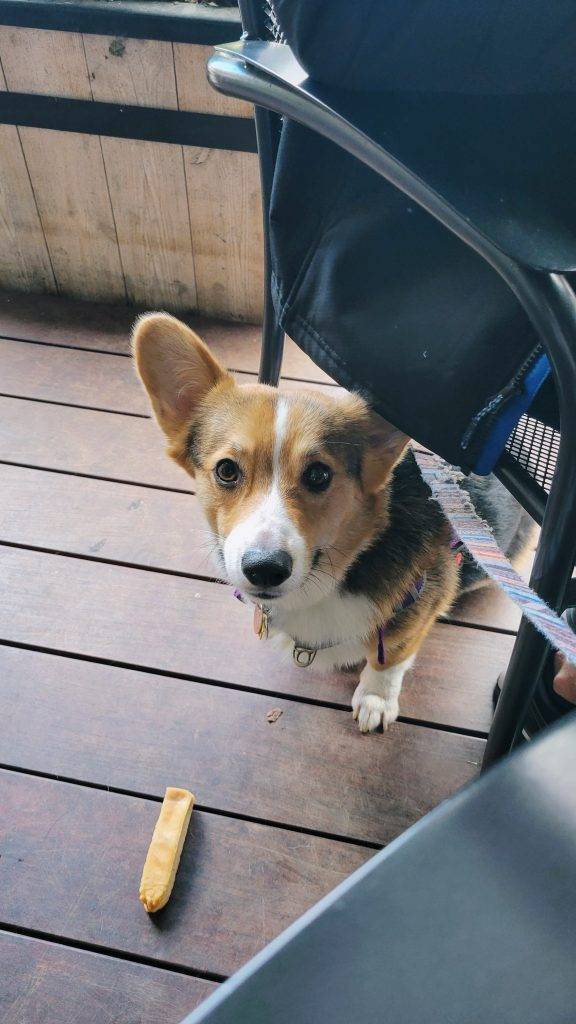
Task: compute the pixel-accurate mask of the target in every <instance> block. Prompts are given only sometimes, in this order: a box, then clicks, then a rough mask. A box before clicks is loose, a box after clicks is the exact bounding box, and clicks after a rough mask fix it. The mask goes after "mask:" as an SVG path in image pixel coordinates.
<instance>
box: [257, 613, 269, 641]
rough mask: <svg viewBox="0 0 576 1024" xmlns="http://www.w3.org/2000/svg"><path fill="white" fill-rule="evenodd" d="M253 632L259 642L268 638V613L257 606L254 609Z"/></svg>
mask: <svg viewBox="0 0 576 1024" xmlns="http://www.w3.org/2000/svg"><path fill="white" fill-rule="evenodd" d="M254 632H255V633H256V636H257V637H258V639H259V640H266V639H267V637H268V613H267V612H265V611H264V609H263V608H262V606H261V605H259V604H258V605H256V607H255V609H254Z"/></svg>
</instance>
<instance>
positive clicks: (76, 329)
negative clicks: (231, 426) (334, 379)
mask: <svg viewBox="0 0 576 1024" xmlns="http://www.w3.org/2000/svg"><path fill="white" fill-rule="evenodd" d="M140 312H143V311H142V310H141V309H139V308H137V307H126V306H121V305H104V304H100V303H90V302H78V301H73V300H67V299H61V298H58V297H56V296H50V295H23V294H21V293H19V292H0V337H2V336H5V337H7V338H20V339H22V340H24V341H41V342H45V343H50V344H52V345H63V346H74V347H76V346H77V347H79V348H85V349H95V350H99V351H103V352H112V353H114V352H115V353H119V354H121V355H124V356H127V355H129V354H130V331H131V329H132V324H133V323H134V321H135V319H136V317H137V316H138V314H139V313H140ZM179 316H181V317H182V319H184V320H185V321H186V322H187V323H190V325H191V326H192V327H194V329H195V330H196V331H198V333H199V334H200V335H201V336H202V337H203V338H204V340H205V341H206V342H208V344H209V345H210V346H211V347H212V349H213V351H214V354H215V355H216V356H217V357H218V358H219V359H220V360H221V361H222V362H223V363H224V364H225V365H226V366H229V367H230V368H231V369H234V370H244V371H247V372H252V373H257V371H258V362H259V359H260V339H261V328H260V327H259V326H254V325H250V324H239V323H223V322H218V321H215V320H207V319H206V318H202V317H197V316H194V315H188V314H186V313H185V312H184V313H180V314H179ZM282 368H283V372H284V374H285V375H286V376H288V377H299V378H301V379H303V380H315V381H320V382H322V381H324V382H327V381H329V380H330V378H329V377H328V375H327V374H325V373H324V371H323V370H321V369H320V368H319V367H318V366H316V365H315V364H314V363H313V362H312V360H311V359H309V358H308V356H307V355H305V353H304V352H301V351H300V349H299V348H298V347H297V345H295V344H294V342H293V341H291V340H290V339H287V341H286V347H285V351H284V362H283V367H282Z"/></svg>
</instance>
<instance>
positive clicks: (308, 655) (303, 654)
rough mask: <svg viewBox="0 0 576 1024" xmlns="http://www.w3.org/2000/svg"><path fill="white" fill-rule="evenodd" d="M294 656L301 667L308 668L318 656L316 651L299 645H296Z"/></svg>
mask: <svg viewBox="0 0 576 1024" xmlns="http://www.w3.org/2000/svg"><path fill="white" fill-rule="evenodd" d="M292 657H293V658H294V661H295V662H296V664H297V665H299V666H300V668H308V666H309V665H311V664H312V662H313V661H314V658H315V657H316V651H311V650H310V649H309V648H308V647H297V646H296V645H294V650H293V651H292Z"/></svg>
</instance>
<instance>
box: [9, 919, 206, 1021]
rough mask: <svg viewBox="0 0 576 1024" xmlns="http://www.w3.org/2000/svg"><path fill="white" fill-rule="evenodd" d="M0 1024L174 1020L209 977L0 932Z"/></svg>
mask: <svg viewBox="0 0 576 1024" xmlns="http://www.w3.org/2000/svg"><path fill="white" fill-rule="evenodd" d="M0 960H1V961H2V989H1V990H0V1018H1V1019H2V1024H55V1022H56V1021H57V1022H58V1024H102V1022H104V1021H108V1022H110V1024H111V1022H113V1024H178V1022H179V1021H181V1020H182V1018H183V1017H184V1016H185V1015H186V1014H187V1013H190V1012H191V1010H193V1009H194V1007H195V1006H197V1005H198V1004H199V1003H201V1002H203V1000H204V999H206V998H207V997H208V996H209V995H210V993H211V992H213V991H214V988H215V987H216V986H215V985H214V983H213V982H211V981H204V979H202V978H193V977H190V976H187V975H185V974H179V973H177V972H175V971H167V970H163V969H162V968H158V967H148V966H145V965H144V964H138V963H130V962H129V961H126V960H118V959H115V958H114V957H111V956H105V955H103V954H99V953H91V952H87V951H85V950H80V949H74V948H73V947H71V946H65V945H61V944H56V943H54V942H46V941H44V940H42V939H34V938H29V937H28V936H25V935H18V934H15V933H11V932H6V931H0Z"/></svg>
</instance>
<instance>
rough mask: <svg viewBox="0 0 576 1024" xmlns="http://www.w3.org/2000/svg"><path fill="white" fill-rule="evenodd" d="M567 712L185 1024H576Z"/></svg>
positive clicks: (575, 877)
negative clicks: (560, 721) (575, 1014)
mask: <svg viewBox="0 0 576 1024" xmlns="http://www.w3.org/2000/svg"><path fill="white" fill-rule="evenodd" d="M575 773H576V714H572V715H571V716H570V717H569V718H568V719H565V720H564V722H563V724H561V725H560V726H556V727H554V728H553V729H551V730H550V731H548V732H547V733H546V734H545V735H544V736H543V737H542V738H541V739H538V740H536V741H534V742H533V743H531V744H529V745H528V746H526V747H524V748H523V749H521V750H520V751H519V752H518V753H516V754H514V755H513V756H512V757H511V758H508V759H507V760H506V761H504V762H503V763H501V764H500V765H499V766H498V767H496V768H495V769H492V770H491V771H490V772H488V773H487V774H486V775H485V776H483V777H482V779H481V780H479V781H478V782H476V783H474V784H472V785H471V786H469V787H467V788H466V789H465V790H464V791H463V792H462V793H460V794H459V795H458V796H456V797H454V798H453V799H452V800H450V801H447V802H446V803H445V804H443V805H442V806H441V807H439V808H437V809H436V810H435V811H433V812H432V813H431V814H429V815H428V816H427V817H426V818H424V819H423V820H422V821H421V822H420V823H419V824H418V825H416V826H415V827H414V828H412V829H410V830H409V831H408V832H406V833H405V834H404V835H403V836H401V837H400V839H398V840H396V841H395V842H394V843H392V844H391V845H390V846H389V847H388V848H387V849H385V850H384V851H383V852H382V853H379V854H377V855H376V856H375V857H374V858H373V859H372V860H371V861H370V862H369V863H368V864H367V865H366V866H365V867H364V868H362V869H361V870H360V871H359V872H357V873H356V874H355V875H354V876H352V878H351V879H349V880H348V882H346V883H345V884H344V885H343V886H341V887H340V888H339V889H337V890H335V891H334V892H333V893H332V894H331V895H330V896H329V897H328V898H327V900H325V901H324V902H323V903H322V904H319V905H318V907H317V908H315V909H314V910H313V911H311V912H310V913H309V914H308V915H307V916H306V917H305V918H303V919H302V920H301V921H300V922H297V923H296V925H294V926H293V927H292V928H291V929H289V930H288V932H286V933H285V934H284V935H283V936H281V937H280V939H278V940H276V941H275V942H274V943H272V945H271V946H269V947H268V949H266V950H264V952H263V953H262V954H260V956H259V957H257V958H256V959H255V960H254V961H252V963H250V964H248V965H247V967H246V968H244V969H243V970H241V971H240V972H239V973H238V974H237V975H236V976H235V977H234V978H233V979H232V980H231V981H230V982H228V983H227V985H225V986H224V987H223V989H222V990H221V991H220V992H219V993H217V995H216V996H215V997H212V998H211V1000H209V1001H208V1002H207V1003H206V1005H205V1006H204V1007H200V1009H199V1010H197V1011H196V1012H195V1013H193V1014H192V1015H191V1016H190V1017H189V1018H187V1021H186V1024H295V1022H298V1024H326V1022H327V1021H330V1024H352V1022H353V1021H361V1022H362V1024H381V1022H382V1021H386V1022H387V1024H416V1022H426V1024H448V1022H454V1024H456V1022H457V1024H487V1022H492V1021H494V1022H497V1024H543V1022H546V1024H573V1021H574V1006H575V1005H576V972H575V971H574V955H573V951H574V940H575V935H576V923H575V922H576V787H575V786H574V775H575Z"/></svg>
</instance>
